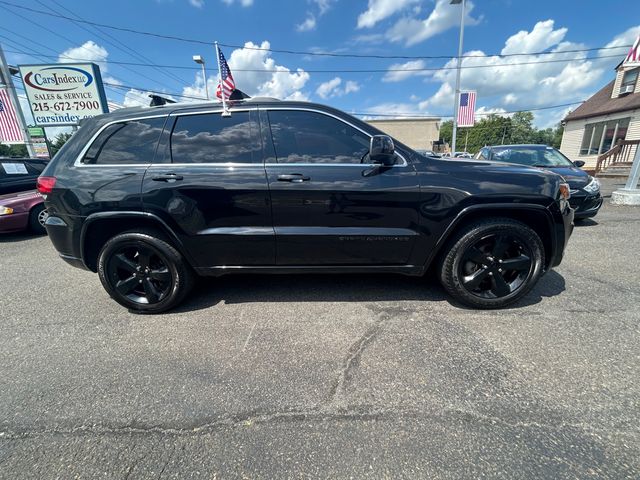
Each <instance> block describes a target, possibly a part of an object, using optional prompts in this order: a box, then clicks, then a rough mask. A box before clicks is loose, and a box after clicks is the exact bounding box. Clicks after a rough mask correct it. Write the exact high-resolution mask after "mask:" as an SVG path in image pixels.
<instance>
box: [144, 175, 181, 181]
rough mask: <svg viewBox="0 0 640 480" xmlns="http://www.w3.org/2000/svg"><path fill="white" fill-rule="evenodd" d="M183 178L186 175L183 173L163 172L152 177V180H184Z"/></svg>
mask: <svg viewBox="0 0 640 480" xmlns="http://www.w3.org/2000/svg"><path fill="white" fill-rule="evenodd" d="M183 178H184V177H183V176H182V175H178V174H177V173H162V174H160V175H156V176H154V177H151V180H154V181H156V182H175V181H176V180H182V179H183Z"/></svg>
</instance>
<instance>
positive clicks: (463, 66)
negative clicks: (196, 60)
mask: <svg viewBox="0 0 640 480" xmlns="http://www.w3.org/2000/svg"><path fill="white" fill-rule="evenodd" d="M5 38H8V37H5ZM14 43H15V42H14ZM5 51H6V52H9V53H24V52H12V51H11V50H5ZM39 56H41V57H49V58H58V56H53V55H42V54H39ZM618 57H619V55H602V56H599V57H585V58H579V59H576V58H563V59H556V60H538V61H532V62H517V63H496V64H492V65H491V64H486V65H462V66H461V67H460V68H462V69H467V68H470V69H475V68H499V67H517V66H522V65H537V64H547V63H564V62H567V63H568V62H573V61H576V60H579V61H589V60H600V59H603V58H618ZM65 58H68V59H69V60H75V61H79V62H83V61H86V62H91V61H93V60H91V59H86V58H72V57H68V56H65ZM467 58H478V59H482V58H485V57H467ZM107 62H108V63H110V64H114V65H132V66H139V67H153V68H174V69H181V70H200V68H199V67H191V66H186V65H163V64H148V63H136V62H123V61H115V60H107ZM456 68H457V67H431V68H428V67H426V68H394V69H342V70H340V69H320V70H318V69H314V70H304V71H305V72H307V73H393V72H437V71H440V70H455V69H456ZM233 71H234V72H253V73H287V74H290V73H291V71H290V70H277V69H251V68H234V69H233Z"/></svg>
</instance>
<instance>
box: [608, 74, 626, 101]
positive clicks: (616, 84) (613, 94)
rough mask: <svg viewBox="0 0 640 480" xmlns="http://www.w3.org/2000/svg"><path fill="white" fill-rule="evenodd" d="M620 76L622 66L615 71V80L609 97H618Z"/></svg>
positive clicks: (620, 83)
mask: <svg viewBox="0 0 640 480" xmlns="http://www.w3.org/2000/svg"><path fill="white" fill-rule="evenodd" d="M622 77H624V70H623V69H622V67H620V68H619V69H618V71H617V72H616V81H615V82H614V83H613V90H611V98H618V96H619V95H620V85H622Z"/></svg>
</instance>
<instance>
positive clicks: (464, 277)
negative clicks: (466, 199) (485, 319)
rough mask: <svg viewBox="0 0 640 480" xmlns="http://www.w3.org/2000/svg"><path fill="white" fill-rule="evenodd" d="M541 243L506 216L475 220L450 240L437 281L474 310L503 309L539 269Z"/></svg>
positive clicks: (525, 288) (523, 290)
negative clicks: (505, 217) (503, 217)
mask: <svg viewBox="0 0 640 480" xmlns="http://www.w3.org/2000/svg"><path fill="white" fill-rule="evenodd" d="M543 266H544V247H543V245H542V241H541V240H540V237H539V236H538V235H537V234H536V232H534V231H533V230H532V229H531V228H529V227H528V226H526V225H524V224H522V223H520V222H517V221H514V220H510V219H487V220H482V221H479V222H476V223H473V224H471V225H469V226H468V227H466V228H465V229H464V230H462V231H461V232H460V233H459V234H458V235H456V237H455V238H454V239H453V240H452V242H451V243H449V249H448V251H446V256H445V257H444V260H443V262H442V264H441V268H440V281H441V282H442V285H443V286H444V288H445V289H446V290H447V292H449V294H450V295H451V296H452V297H453V298H454V299H456V300H458V301H459V302H461V303H463V304H465V305H467V306H470V307H473V308H501V307H504V306H507V305H509V304H511V303H513V302H515V301H517V300H518V299H520V298H521V297H523V296H524V295H526V294H527V292H529V290H531V289H532V288H533V286H534V285H535V284H536V282H537V281H538V279H539V278H540V276H541V275H542V272H543Z"/></svg>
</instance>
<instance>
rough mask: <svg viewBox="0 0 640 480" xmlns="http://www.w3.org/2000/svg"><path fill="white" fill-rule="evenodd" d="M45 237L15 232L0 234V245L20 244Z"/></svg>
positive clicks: (26, 232)
mask: <svg viewBox="0 0 640 480" xmlns="http://www.w3.org/2000/svg"><path fill="white" fill-rule="evenodd" d="M44 236H45V235H39V234H36V233H31V232H28V231H25V232H15V233H0V243H11V242H22V241H24V240H31V239H34V238H40V237H44Z"/></svg>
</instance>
